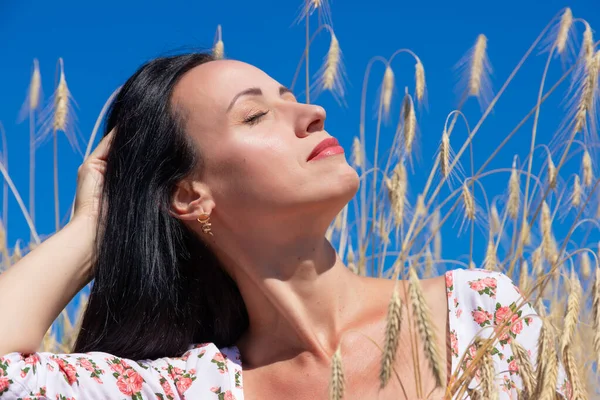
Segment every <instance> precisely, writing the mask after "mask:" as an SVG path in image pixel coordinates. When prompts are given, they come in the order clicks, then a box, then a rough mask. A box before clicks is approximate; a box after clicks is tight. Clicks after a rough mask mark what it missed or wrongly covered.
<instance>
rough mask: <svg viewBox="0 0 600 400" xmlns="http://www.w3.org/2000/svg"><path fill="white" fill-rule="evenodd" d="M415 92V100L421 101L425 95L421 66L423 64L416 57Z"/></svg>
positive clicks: (423, 73) (423, 74) (423, 71)
mask: <svg viewBox="0 0 600 400" xmlns="http://www.w3.org/2000/svg"><path fill="white" fill-rule="evenodd" d="M415 93H416V95H417V101H418V102H419V103H421V102H423V97H424V96H425V68H423V64H422V63H421V60H419V59H417V63H416V64H415Z"/></svg>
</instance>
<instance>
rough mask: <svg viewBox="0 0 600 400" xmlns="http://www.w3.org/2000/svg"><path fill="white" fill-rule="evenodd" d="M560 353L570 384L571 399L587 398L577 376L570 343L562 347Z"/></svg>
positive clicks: (584, 399) (580, 399)
mask: <svg viewBox="0 0 600 400" xmlns="http://www.w3.org/2000/svg"><path fill="white" fill-rule="evenodd" d="M562 353H563V364H564V366H565V372H566V373H567V378H568V379H569V383H570V384H571V397H570V398H571V400H587V396H586V394H585V389H584V388H583V384H582V383H581V379H580V378H579V373H578V372H577V363H576V362H575V358H574V357H573V352H572V350H571V345H570V344H569V345H567V346H566V347H565V348H564V349H563V351H562Z"/></svg>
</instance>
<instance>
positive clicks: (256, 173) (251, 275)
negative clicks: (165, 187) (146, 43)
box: [171, 60, 447, 400]
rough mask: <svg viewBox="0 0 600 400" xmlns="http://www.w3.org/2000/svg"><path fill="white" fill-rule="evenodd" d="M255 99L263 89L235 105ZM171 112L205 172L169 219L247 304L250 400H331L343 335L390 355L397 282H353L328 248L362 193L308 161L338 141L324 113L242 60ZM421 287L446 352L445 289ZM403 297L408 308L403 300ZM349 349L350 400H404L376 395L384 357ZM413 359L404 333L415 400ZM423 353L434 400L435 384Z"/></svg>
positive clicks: (178, 98)
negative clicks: (206, 226)
mask: <svg viewBox="0 0 600 400" xmlns="http://www.w3.org/2000/svg"><path fill="white" fill-rule="evenodd" d="M249 88H256V89H255V90H253V91H251V92H250V93H248V94H244V95H241V96H239V97H237V99H236V100H235V102H234V103H233V104H232V100H234V98H235V97H236V95H238V94H239V93H240V92H243V91H246V90H247V89H249ZM259 90H260V92H261V93H262V94H260V95H259V94H258V92H259ZM173 102H174V104H176V106H177V108H178V110H179V111H180V112H181V113H182V115H184V116H185V130H186V133H187V134H188V135H190V137H191V138H192V140H193V142H194V143H195V144H196V145H197V147H198V150H199V152H200V153H201V154H202V157H203V165H202V168H201V169H199V170H198V172H197V173H195V174H192V176H190V177H189V178H187V179H185V180H183V181H182V182H180V183H179V184H178V186H177V190H176V191H175V194H174V197H173V203H172V210H171V213H172V214H173V215H174V216H175V217H177V218H179V219H181V220H183V221H185V223H186V224H188V225H189V226H190V228H192V229H194V230H195V231H196V232H197V234H198V235H199V236H200V237H202V238H203V239H204V240H205V241H206V242H207V243H208V245H209V246H210V247H211V248H212V249H213V251H214V252H215V253H216V255H217V256H218V258H219V259H220V260H221V262H222V264H223V266H224V268H225V269H226V270H227V272H228V273H229V274H230V275H231V276H232V277H233V279H234V280H235V281H236V282H237V285H238V287H239V289H240V292H241V294H242V296H243V298H244V301H245V303H246V307H247V309H248V313H249V316H250V327H249V329H248V331H247V332H246V333H245V334H244V335H243V336H242V337H241V338H240V340H239V341H238V342H237V343H236V345H237V346H238V348H239V349H240V352H241V355H242V365H243V381H244V395H245V398H246V399H249V400H253V399H270V398H294V399H311V400H312V399H325V398H327V385H328V380H329V371H330V361H331V356H332V355H333V353H334V351H335V350H336V348H337V346H338V343H339V342H340V340H341V338H342V334H343V333H344V332H346V331H349V330H356V331H360V332H362V333H364V334H365V335H368V336H370V337H371V338H372V339H373V340H375V341H376V342H377V343H378V344H379V345H380V346H381V345H382V343H383V337H384V336H383V335H384V328H385V315H386V313H387V305H388V302H389V299H390V297H391V293H392V289H393V282H391V281H389V280H385V279H376V278H365V277H359V276H357V275H355V274H353V273H352V272H350V271H349V270H348V269H347V268H346V267H345V266H344V264H343V262H342V261H341V260H340V259H339V258H338V257H337V255H336V252H335V250H334V248H333V247H332V246H331V244H330V243H329V242H328V241H327V240H326V239H325V231H326V229H327V227H328V226H329V225H330V223H331V221H332V220H333V219H334V218H335V216H336V215H337V214H338V212H339V211H340V210H341V209H342V208H343V207H344V205H345V204H346V203H348V202H349V201H350V200H351V199H352V197H353V196H354V195H355V193H356V192H357V190H358V187H359V177H358V175H357V173H356V171H355V170H354V169H353V168H352V167H351V166H350V165H349V164H348V162H347V161H346V155H345V154H343V153H339V152H335V151H334V152H332V153H337V154H330V155H328V156H326V157H323V156H322V157H319V158H316V159H313V160H310V161H307V157H308V156H309V154H310V153H311V152H312V150H313V149H314V148H315V146H316V145H317V144H318V143H319V142H321V141H322V140H323V139H325V138H328V137H331V136H332V134H331V133H329V132H327V131H326V130H325V126H324V122H325V119H326V112H325V110H324V109H323V108H322V107H320V106H318V105H313V104H310V105H307V104H304V103H299V102H298V101H297V100H296V98H295V96H294V95H293V94H292V93H291V92H289V91H287V90H285V89H282V85H281V83H279V82H277V81H276V80H274V79H273V78H271V77H270V76H269V75H267V74H266V73H264V72H263V71H262V70H260V69H258V68H256V67H254V66H251V65H249V64H246V63H243V62H239V61H234V60H218V61H212V62H209V63H206V64H203V65H200V66H198V67H196V68H194V69H192V70H191V71H189V72H188V73H186V74H185V75H184V76H183V78H182V79H181V81H180V82H179V83H178V84H177V86H176V88H175V91H174V93H173ZM230 107H231V108H230ZM253 117H254V118H255V119H254V120H253V121H248V119H250V118H253ZM203 213H208V214H210V219H211V223H212V232H213V234H214V236H209V235H206V234H204V233H202V230H201V225H200V224H199V223H198V222H197V221H196V219H197V218H198V217H200V216H201V215H202V214H203ZM199 268H201V265H199ZM423 286H424V290H425V294H426V296H427V299H428V302H429V303H430V307H431V308H432V310H433V312H434V314H433V318H434V323H435V327H436V330H437V332H438V338H439V345H440V346H441V348H442V349H445V348H446V343H447V340H446V337H447V327H446V320H447V306H446V294H445V287H444V281H443V278H434V279H429V280H424V281H423ZM401 288H402V286H401ZM400 294H401V297H402V299H403V300H405V302H406V299H405V296H404V292H403V290H402V289H401V290H400ZM342 343H343V344H342V356H343V360H344V367H345V374H346V382H347V385H346V387H347V390H346V396H345V398H347V399H352V398H357V399H359V398H360V399H376V398H386V399H388V398H389V399H392V398H393V399H397V398H401V397H402V396H401V391H400V386H399V385H398V383H397V382H396V381H395V379H394V381H392V382H391V383H390V385H389V386H388V387H387V388H386V389H385V390H383V391H381V392H379V389H378V388H379V381H378V374H379V363H380V358H381V353H380V351H379V350H378V349H377V347H376V346H375V345H373V344H372V343H371V342H370V341H369V340H368V339H367V338H366V337H364V336H363V335H361V334H360V333H356V332H355V333H349V334H346V335H345V336H344V337H343V342H342ZM410 348H411V347H410V339H409V335H408V329H407V326H405V327H404V328H403V330H402V335H401V339H400V348H399V351H398V354H399V357H398V361H397V363H396V368H397V372H398V373H399V374H400V376H401V377H402V378H403V379H402V380H403V384H404V385H405V389H406V391H407V394H408V397H409V398H416V394H415V384H414V372H413V367H412V361H411V360H412V359H411V358H410ZM419 353H420V360H421V361H422V366H421V368H420V370H421V371H422V375H423V376H424V378H425V380H424V385H423V386H424V387H425V388H426V392H429V390H431V389H432V388H433V387H434V380H433V377H432V376H431V374H430V372H429V369H428V367H427V364H426V362H424V357H423V355H422V351H421V350H420V348H419ZM444 357H446V352H444ZM438 397H439V396H438Z"/></svg>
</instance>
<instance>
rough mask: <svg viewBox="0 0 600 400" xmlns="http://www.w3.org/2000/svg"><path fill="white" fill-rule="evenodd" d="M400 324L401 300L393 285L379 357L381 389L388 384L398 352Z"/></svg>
mask: <svg viewBox="0 0 600 400" xmlns="http://www.w3.org/2000/svg"><path fill="white" fill-rule="evenodd" d="M401 324H402V301H401V300H400V296H399V295H398V291H397V290H396V287H394V292H393V293H392V299H391V301H390V303H389V305H388V314H387V320H386V326H385V343H384V347H383V357H382V359H381V371H380V374H379V380H380V384H381V386H380V387H381V389H383V388H384V387H385V386H386V385H387V384H388V382H389V380H390V376H391V374H392V368H393V366H394V362H395V360H396V354H397V352H398V342H399V339H400V327H401Z"/></svg>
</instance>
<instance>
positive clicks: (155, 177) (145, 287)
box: [73, 53, 248, 360]
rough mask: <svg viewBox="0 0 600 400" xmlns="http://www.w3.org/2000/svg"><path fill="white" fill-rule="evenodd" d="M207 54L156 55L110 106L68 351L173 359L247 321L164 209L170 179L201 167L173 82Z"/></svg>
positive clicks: (209, 257)
mask: <svg viewBox="0 0 600 400" xmlns="http://www.w3.org/2000/svg"><path fill="white" fill-rule="evenodd" d="M213 60H214V58H213V57H212V56H211V55H210V54H207V53H191V54H182V55H176V56H170V57H162V58H157V59H154V60H152V61H150V62H148V63H146V64H144V65H143V66H141V67H140V68H139V69H138V70H137V71H136V72H135V74H134V75H133V76H132V77H131V78H129V79H128V80H127V82H126V83H125V84H124V85H123V87H122V88H121V90H120V92H119V94H118V95H117V97H116V99H115V100H114V102H113V103H112V105H111V108H110V110H109V113H108V116H107V119H106V123H105V132H104V135H106V134H107V133H108V132H110V130H111V129H112V128H113V127H115V126H116V128H117V132H116V135H115V137H114V138H113V142H112V145H111V149H110V152H109V155H108V158H107V167H106V172H105V178H104V187H103V192H102V193H103V201H102V202H101V204H102V205H103V206H102V209H101V211H100V215H102V218H101V221H100V223H99V225H98V233H97V237H96V250H95V252H96V253H95V256H94V258H93V263H94V265H93V268H94V281H93V286H92V289H91V293H90V297H89V300H88V305H87V308H86V310H85V313H84V316H83V320H82V325H81V330H80V332H79V335H78V337H77V340H76V342H75V346H74V348H73V352H77V353H79V352H88V351H103V352H107V353H111V354H114V355H117V356H120V357H125V358H129V359H133V360H141V359H155V358H159V357H169V356H171V357H174V356H178V355H181V354H183V353H184V352H185V351H186V350H187V348H188V347H189V345H190V344H193V343H207V342H212V343H214V344H215V345H217V346H218V347H225V346H230V345H233V344H234V343H235V341H236V340H237V339H238V338H239V337H240V336H241V334H242V333H243V332H244V331H245V330H246V329H247V327H248V313H247V310H246V307H245V304H244V301H243V299H242V297H241V294H240V292H239V290H238V288H237V286H236V284H235V282H234V281H233V279H231V277H230V276H229V275H228V274H227V273H226V272H225V271H224V270H223V269H222V268H221V266H220V264H219V262H218V260H217V258H216V257H215V256H214V254H213V253H212V252H211V251H210V250H209V248H208V247H207V246H206V245H205V244H204V243H203V242H202V241H201V239H200V238H199V237H198V235H197V234H195V233H194V232H193V231H191V230H190V229H188V228H187V227H186V226H185V225H184V224H183V223H182V222H181V221H180V220H179V219H177V218H175V217H173V216H171V215H170V214H169V212H168V210H169V206H170V202H171V199H172V195H173V192H174V188H175V184H176V183H177V182H178V181H180V180H181V179H182V178H184V177H186V176H189V175H190V174H191V173H193V172H194V171H195V170H197V169H198V168H201V167H202V158H201V154H199V153H198V150H197V149H196V148H195V147H194V145H193V144H192V142H191V140H190V138H189V136H188V135H186V133H185V132H184V128H183V127H184V121H183V119H184V118H185V117H184V113H182V112H181V111H180V110H178V109H177V106H176V105H174V104H173V101H172V93H173V88H174V87H175V85H176V84H177V82H178V81H179V80H180V78H181V77H182V76H183V75H184V74H185V73H186V72H188V71H189V70H191V69H192V68H194V67H196V66H198V65H201V64H204V63H206V62H209V61H213Z"/></svg>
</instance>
